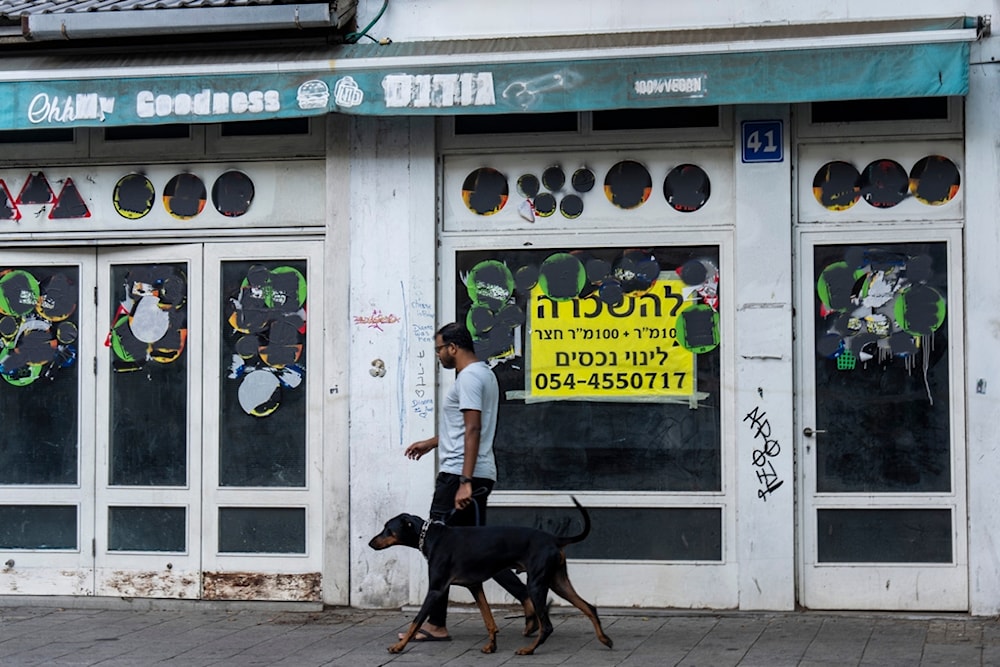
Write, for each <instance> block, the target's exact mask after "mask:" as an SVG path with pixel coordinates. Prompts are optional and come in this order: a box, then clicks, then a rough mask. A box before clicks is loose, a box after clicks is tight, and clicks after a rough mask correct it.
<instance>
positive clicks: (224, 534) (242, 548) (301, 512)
mask: <svg viewBox="0 0 1000 667" xmlns="http://www.w3.org/2000/svg"><path fill="white" fill-rule="evenodd" d="M219 552H220V553H274V554H304V553H305V552H306V510H305V508H302V507H220V508H219Z"/></svg>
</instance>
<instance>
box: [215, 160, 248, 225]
mask: <svg viewBox="0 0 1000 667" xmlns="http://www.w3.org/2000/svg"><path fill="white" fill-rule="evenodd" d="M253 195H254V188H253V181H251V180H250V177H249V176H247V175H246V174H244V173H243V172H242V171H227V172H226V173H224V174H222V175H221V176H219V177H218V178H217V179H215V183H213V184H212V204H213V205H214V206H215V210H216V211H218V212H219V213H221V214H222V215H224V216H226V217H227V218H238V217H239V216H241V215H244V214H246V212H247V211H249V210H250V204H251V203H253Z"/></svg>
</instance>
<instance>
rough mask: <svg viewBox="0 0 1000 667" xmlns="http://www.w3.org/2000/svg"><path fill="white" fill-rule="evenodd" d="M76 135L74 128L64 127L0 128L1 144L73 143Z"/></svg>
mask: <svg viewBox="0 0 1000 667" xmlns="http://www.w3.org/2000/svg"><path fill="white" fill-rule="evenodd" d="M75 136H76V135H75V133H74V131H73V129H72V128H64V127H57V128H42V129H38V130H0V144H34V143H37V144H50V143H60V142H66V143H72V142H73V140H74V139H75Z"/></svg>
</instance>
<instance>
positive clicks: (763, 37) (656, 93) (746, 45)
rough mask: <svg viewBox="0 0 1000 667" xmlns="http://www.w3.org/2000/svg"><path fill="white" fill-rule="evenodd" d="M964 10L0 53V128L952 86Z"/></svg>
mask: <svg viewBox="0 0 1000 667" xmlns="http://www.w3.org/2000/svg"><path fill="white" fill-rule="evenodd" d="M977 37H978V33H977V20H976V19H969V18H965V17H959V18H948V19H913V20H905V21H904V20H895V21H864V22H839V23H819V24H805V25H798V24H782V25H772V24H766V25H760V26H743V27H726V28H706V29H699V30H672V31H660V32H646V33H609V34H602V35H569V36H558V37H548V38H541V37H531V38H502V39H484V40H464V41H439V42H411V43H399V44H388V45H377V44H356V45H340V46H336V47H331V48H329V49H327V50H324V51H317V52H308V53H302V52H294V53H292V52H274V53H263V54H253V55H250V54H233V53H229V54H213V53H204V54H200V55H191V54H188V55H183V56H169V55H164V56H162V57H150V56H140V55H135V56H122V57H120V58H108V57H104V58H94V57H92V58H84V57H69V56H59V57H56V56H51V57H44V58H32V59H22V60H17V59H6V60H3V61H0V129H37V128H53V127H85V126H109V125H143V124H162V123H192V122H193V123H208V122H230V121H240V120H263V119H272V118H291V117H298V116H306V115H319V114H325V113H349V114H366V115H450V114H503V113H526V112H531V113H544V112H555V111H583V110H602V109H623V108H653V107H665V106H679V105H730V104H744V103H791V102H807V101H827V100H839V99H876V98H893V97H928V96H949V95H965V94H966V93H967V92H968V72H969V43H970V42H972V41H974V40H975V39H977Z"/></svg>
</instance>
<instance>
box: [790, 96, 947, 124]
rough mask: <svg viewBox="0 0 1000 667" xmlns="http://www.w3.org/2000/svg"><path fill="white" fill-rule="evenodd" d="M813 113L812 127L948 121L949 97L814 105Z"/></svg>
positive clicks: (820, 103)
mask: <svg viewBox="0 0 1000 667" xmlns="http://www.w3.org/2000/svg"><path fill="white" fill-rule="evenodd" d="M810 110H811V119H812V122H813V123H859V122H860V123H865V122H871V121H899V120H948V118H949V105H948V98H947V97H912V98H905V99H890V100H841V101H836V102H813V103H812V104H811V106H810Z"/></svg>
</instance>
